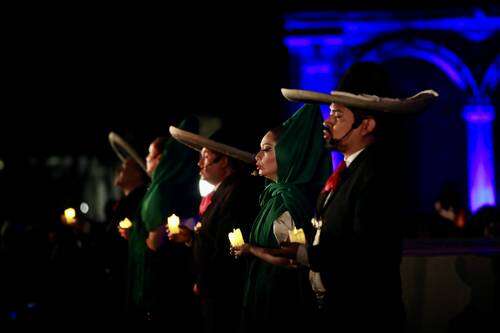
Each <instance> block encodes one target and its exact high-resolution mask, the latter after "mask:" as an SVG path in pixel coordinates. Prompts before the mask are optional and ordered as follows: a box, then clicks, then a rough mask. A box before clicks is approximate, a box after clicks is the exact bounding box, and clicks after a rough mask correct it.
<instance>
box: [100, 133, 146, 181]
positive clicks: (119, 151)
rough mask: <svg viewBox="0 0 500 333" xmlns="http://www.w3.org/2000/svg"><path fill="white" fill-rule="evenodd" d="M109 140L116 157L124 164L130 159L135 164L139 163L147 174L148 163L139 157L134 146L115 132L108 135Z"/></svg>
mask: <svg viewBox="0 0 500 333" xmlns="http://www.w3.org/2000/svg"><path fill="white" fill-rule="evenodd" d="M108 139H109V143H110V144H111V147H112V148H113V150H114V151H115V153H116V155H117V156H118V158H119V159H120V160H121V161H122V162H125V161H126V160H127V158H128V157H131V158H132V159H133V160H134V161H135V162H137V164H139V166H140V167H141V169H142V170H144V172H146V173H147V171H146V163H145V162H144V160H143V159H142V158H141V157H140V156H139V154H138V153H137V151H136V150H135V149H134V148H132V146H131V145H130V144H129V143H128V142H127V141H125V140H124V139H123V138H122V137H121V136H119V135H118V134H116V133H115V132H110V133H109V135H108Z"/></svg>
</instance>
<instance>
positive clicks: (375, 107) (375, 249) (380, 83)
mask: <svg viewBox="0 0 500 333" xmlns="http://www.w3.org/2000/svg"><path fill="white" fill-rule="evenodd" d="M282 92H283V95H284V96H285V97H286V98H287V99H289V100H291V101H299V102H307V103H321V104H327V105H329V107H330V116H329V117H328V118H327V119H326V120H325V122H324V130H323V138H324V140H325V142H326V144H327V145H328V146H329V147H330V148H331V149H334V150H337V151H339V152H341V153H342V154H343V155H344V161H343V162H342V163H341V164H340V165H339V166H337V168H336V170H335V172H334V173H333V174H332V175H331V176H330V178H329V179H328V181H327V182H326V184H325V186H324V188H323V190H322V191H321V193H320V195H319V198H318V201H317V213H316V218H315V219H313V221H312V222H313V225H314V226H315V227H316V229H317V231H316V235H315V238H314V242H313V244H308V245H296V244H295V245H294V244H292V245H289V246H284V247H283V248H282V250H281V254H282V255H288V256H289V257H290V258H294V259H296V260H297V262H298V263H299V264H302V265H306V266H308V267H309V268H310V282H311V286H312V288H313V290H314V292H315V294H316V298H317V303H318V304H317V307H318V313H317V314H318V318H316V320H315V322H319V325H320V327H325V326H324V325H327V326H328V327H331V328H332V330H333V328H339V329H340V331H345V332H358V331H368V330H370V331H376V330H383V331H385V332H394V331H396V332H399V331H403V329H404V321H405V320H404V318H405V315H404V306H403V303H402V295H401V279H400V270H399V268H400V262H401V243H402V232H401V229H402V225H403V223H404V221H402V220H401V219H398V212H397V211H398V208H399V206H400V204H399V202H398V196H400V195H401V192H400V191H399V190H398V188H397V187H398V186H401V185H403V184H404V183H403V182H402V181H401V180H400V179H398V168H399V165H398V162H399V160H398V158H397V152H396V151H391V150H387V149H384V146H385V145H384V144H383V141H384V140H382V138H383V135H384V132H385V129H386V128H387V127H384V125H387V120H390V119H388V117H389V118H391V117H390V116H391V115H396V114H398V115H401V114H409V113H416V112H418V111H420V110H422V109H423V108H424V107H425V106H426V105H427V104H428V103H429V101H431V100H433V99H435V98H436V97H437V93H435V92H434V91H432V90H428V91H423V92H421V93H419V94H417V95H415V96H413V97H410V98H407V99H403V100H401V99H395V98H391V97H392V94H391V92H390V90H389V80H388V76H387V75H386V73H385V72H384V70H383V69H382V67H381V66H379V65H377V64H374V63H357V64H355V65H353V66H352V67H351V68H350V70H349V71H348V72H347V73H346V75H345V76H344V77H343V79H342V80H341V83H340V86H339V87H338V89H337V91H333V92H332V93H331V94H322V93H317V92H311V91H304V90H290V89H283V90H282ZM392 118H394V117H392ZM346 329H347V330H346Z"/></svg>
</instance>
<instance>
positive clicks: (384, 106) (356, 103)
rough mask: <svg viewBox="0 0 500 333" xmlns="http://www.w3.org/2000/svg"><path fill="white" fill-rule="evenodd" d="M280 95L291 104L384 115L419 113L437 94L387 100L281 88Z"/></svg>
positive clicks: (424, 93)
mask: <svg viewBox="0 0 500 333" xmlns="http://www.w3.org/2000/svg"><path fill="white" fill-rule="evenodd" d="M281 93H282V94H283V96H285V98H286V99H288V100H289V101H292V102H304V103H319V104H331V103H338V104H342V105H345V106H346V107H353V108H357V109H363V110H373V111H381V112H386V113H397V114H410V113H416V112H419V111H421V110H423V109H425V107H426V106H427V105H428V104H429V103H430V102H432V101H433V100H435V99H436V98H437V97H438V96H439V94H438V93H437V92H435V91H434V90H424V91H421V92H419V93H418V94H416V95H414V96H411V97H408V98H405V99H398V98H388V97H379V96H376V95H367V94H351V93H348V92H345V91H332V93H331V94H324V93H319V92H315V91H309V90H298V89H286V88H282V89H281Z"/></svg>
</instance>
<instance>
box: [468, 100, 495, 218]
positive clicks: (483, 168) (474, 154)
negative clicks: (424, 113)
mask: <svg viewBox="0 0 500 333" xmlns="http://www.w3.org/2000/svg"><path fill="white" fill-rule="evenodd" d="M463 117H464V119H465V120H466V122H467V139H468V145H467V160H468V161H467V164H468V179H469V206H470V209H471V211H472V212H476V211H477V210H478V209H479V208H481V207H482V206H484V205H495V201H496V200H495V167H494V157H493V151H494V150H493V119H494V109H493V106H491V105H468V106H466V107H465V108H464V111H463Z"/></svg>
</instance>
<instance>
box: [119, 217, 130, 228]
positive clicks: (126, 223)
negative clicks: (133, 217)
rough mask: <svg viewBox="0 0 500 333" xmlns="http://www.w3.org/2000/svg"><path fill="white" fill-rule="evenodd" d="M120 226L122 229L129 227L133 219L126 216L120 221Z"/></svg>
mask: <svg viewBox="0 0 500 333" xmlns="http://www.w3.org/2000/svg"><path fill="white" fill-rule="evenodd" d="M119 226H120V228H121V229H128V228H130V227H131V226H132V221H130V220H129V219H128V218H125V219H124V220H122V221H121V222H120V224H119Z"/></svg>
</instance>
